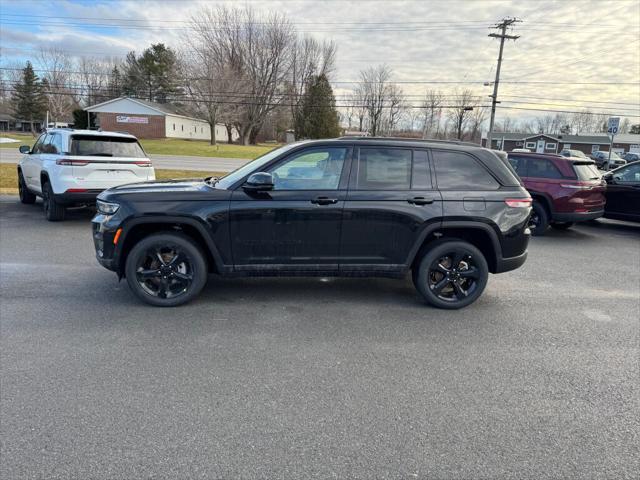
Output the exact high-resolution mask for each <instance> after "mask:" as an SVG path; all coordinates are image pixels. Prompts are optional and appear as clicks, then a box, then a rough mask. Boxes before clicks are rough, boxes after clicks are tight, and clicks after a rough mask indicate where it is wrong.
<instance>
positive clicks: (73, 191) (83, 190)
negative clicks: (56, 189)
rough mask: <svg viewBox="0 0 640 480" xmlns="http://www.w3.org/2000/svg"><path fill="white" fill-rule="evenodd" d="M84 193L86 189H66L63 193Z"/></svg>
mask: <svg viewBox="0 0 640 480" xmlns="http://www.w3.org/2000/svg"><path fill="white" fill-rule="evenodd" d="M86 191H87V189H86V188H68V189H67V190H65V192H64V193H84V192H86Z"/></svg>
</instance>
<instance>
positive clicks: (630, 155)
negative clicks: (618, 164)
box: [622, 152, 640, 162]
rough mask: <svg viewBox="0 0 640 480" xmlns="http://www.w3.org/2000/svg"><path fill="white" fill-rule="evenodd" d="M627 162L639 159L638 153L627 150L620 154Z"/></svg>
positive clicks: (639, 154)
mask: <svg viewBox="0 0 640 480" xmlns="http://www.w3.org/2000/svg"><path fill="white" fill-rule="evenodd" d="M622 158H623V159H625V160H626V161H627V162H637V161H638V160H640V153H634V152H627V153H625V154H624V155H623V156H622Z"/></svg>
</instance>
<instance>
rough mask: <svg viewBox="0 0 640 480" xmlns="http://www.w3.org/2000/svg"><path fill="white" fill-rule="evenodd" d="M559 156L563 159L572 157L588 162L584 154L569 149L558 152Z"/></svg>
mask: <svg viewBox="0 0 640 480" xmlns="http://www.w3.org/2000/svg"><path fill="white" fill-rule="evenodd" d="M560 155H562V156H563V157H573V158H581V159H584V160H588V159H589V157H587V156H586V155H585V154H584V152H582V151H580V150H571V149H569V148H565V149H564V150H562V151H561V152H560Z"/></svg>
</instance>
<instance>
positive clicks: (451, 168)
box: [433, 150, 500, 190]
mask: <svg viewBox="0 0 640 480" xmlns="http://www.w3.org/2000/svg"><path fill="white" fill-rule="evenodd" d="M433 162H434V165H435V170H436V179H437V181H438V188H439V189H442V190H497V189H498V188H499V187H500V184H499V183H498V182H497V180H496V179H495V178H493V177H492V176H491V174H490V173H489V172H488V171H487V170H486V169H485V168H484V166H482V165H481V164H480V162H479V161H478V160H476V159H475V158H473V157H472V156H471V155H467V154H465V153H460V152H445V151H438V150H434V151H433Z"/></svg>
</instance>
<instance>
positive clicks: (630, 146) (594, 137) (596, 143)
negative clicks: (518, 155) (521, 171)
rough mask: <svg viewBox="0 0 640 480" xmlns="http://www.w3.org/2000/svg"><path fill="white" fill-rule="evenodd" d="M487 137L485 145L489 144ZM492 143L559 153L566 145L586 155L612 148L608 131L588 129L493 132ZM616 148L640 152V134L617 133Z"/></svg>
mask: <svg viewBox="0 0 640 480" xmlns="http://www.w3.org/2000/svg"><path fill="white" fill-rule="evenodd" d="M486 141H487V140H486V138H483V139H482V145H486ZM491 143H492V145H491V147H492V148H494V149H498V150H504V151H507V152H509V151H511V150H513V149H514V148H527V149H529V150H531V151H532V152H537V153H560V152H561V151H562V150H563V149H565V148H567V149H569V148H570V149H572V150H580V151H581V152H583V153H585V154H586V155H590V154H591V153H593V152H595V151H598V150H602V151H607V152H608V151H609V144H610V141H609V137H608V135H607V134H606V133H586V134H581V135H548V134H540V133H539V134H531V133H494V134H493V138H492V141H491ZM611 147H612V148H613V151H614V152H616V153H618V154H622V153H627V152H634V153H640V135H638V134H631V133H624V134H619V135H616V136H615V137H614V142H613V145H611Z"/></svg>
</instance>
